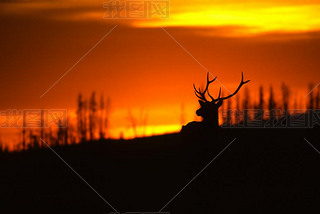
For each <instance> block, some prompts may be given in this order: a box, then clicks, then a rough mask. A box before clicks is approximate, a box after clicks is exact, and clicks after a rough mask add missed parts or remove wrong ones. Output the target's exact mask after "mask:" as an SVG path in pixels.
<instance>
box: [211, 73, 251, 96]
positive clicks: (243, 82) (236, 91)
mask: <svg viewBox="0 0 320 214" xmlns="http://www.w3.org/2000/svg"><path fill="white" fill-rule="evenodd" d="M248 82H250V80H247V81H243V72H241V82H240V84H239V86H238V88H237V90H235V92H233V93H232V94H230V95H229V96H226V97H221V98H220V94H221V87H220V91H219V96H218V98H217V99H212V101H214V102H217V101H222V100H225V99H228V98H230V97H233V96H234V95H235V94H236V93H238V91H239V90H240V88H241V87H242V86H243V85H244V84H246V83H248ZM210 97H211V96H210Z"/></svg>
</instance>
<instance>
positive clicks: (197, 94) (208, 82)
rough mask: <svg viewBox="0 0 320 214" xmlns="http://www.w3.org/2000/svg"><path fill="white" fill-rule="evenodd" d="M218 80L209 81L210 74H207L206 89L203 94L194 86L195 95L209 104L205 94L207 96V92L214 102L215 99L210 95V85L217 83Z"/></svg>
mask: <svg viewBox="0 0 320 214" xmlns="http://www.w3.org/2000/svg"><path fill="white" fill-rule="evenodd" d="M216 79H217V77H215V78H214V79H213V80H211V81H210V80H209V72H208V73H207V85H206V88H205V89H204V91H203V92H201V89H200V88H199V90H197V89H196V86H195V85H194V84H193V88H194V90H195V92H194V94H195V95H196V96H197V97H198V98H199V99H200V100H202V101H205V102H208V100H207V99H206V96H205V94H206V92H207V93H208V95H209V97H210V98H211V99H212V100H214V99H213V97H212V96H211V95H210V94H209V91H208V88H209V85H210V83H212V82H213V81H215V80H216ZM220 91H221V88H220ZM219 97H220V95H219Z"/></svg>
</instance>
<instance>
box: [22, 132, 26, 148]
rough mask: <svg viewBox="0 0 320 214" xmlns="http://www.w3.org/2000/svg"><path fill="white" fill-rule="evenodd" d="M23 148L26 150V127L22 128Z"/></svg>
mask: <svg viewBox="0 0 320 214" xmlns="http://www.w3.org/2000/svg"><path fill="white" fill-rule="evenodd" d="M22 150H26V128H25V127H23V128H22Z"/></svg>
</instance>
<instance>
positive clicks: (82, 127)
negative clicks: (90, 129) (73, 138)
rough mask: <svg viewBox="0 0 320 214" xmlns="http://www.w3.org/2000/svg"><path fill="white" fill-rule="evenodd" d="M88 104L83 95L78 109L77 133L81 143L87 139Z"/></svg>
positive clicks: (79, 98) (79, 97) (80, 97)
mask: <svg viewBox="0 0 320 214" xmlns="http://www.w3.org/2000/svg"><path fill="white" fill-rule="evenodd" d="M86 118H87V103H86V101H85V100H84V99H83V97H82V94H81V93H80V94H79V96H78V109H77V131H78V138H79V139H80V141H81V142H84V141H86V139H87V119H86Z"/></svg>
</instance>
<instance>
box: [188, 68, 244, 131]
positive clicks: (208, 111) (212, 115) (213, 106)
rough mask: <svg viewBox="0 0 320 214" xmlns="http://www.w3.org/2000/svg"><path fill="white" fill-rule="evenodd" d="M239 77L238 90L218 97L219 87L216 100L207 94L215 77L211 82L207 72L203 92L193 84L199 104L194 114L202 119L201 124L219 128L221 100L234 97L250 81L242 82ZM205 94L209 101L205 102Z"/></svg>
mask: <svg viewBox="0 0 320 214" xmlns="http://www.w3.org/2000/svg"><path fill="white" fill-rule="evenodd" d="M241 75H242V78H241V82H240V84H239V86H238V88H237V89H236V90H235V92H233V93H232V94H230V95H229V96H226V97H220V96H221V87H220V90H219V95H218V98H217V99H215V98H213V97H212V96H211V95H210V93H209V85H210V84H211V83H212V82H214V81H215V80H216V79H217V77H215V78H214V79H213V80H210V79H209V72H208V73H207V85H206V87H205V89H204V90H203V91H201V89H200V88H199V89H198V90H197V89H196V87H195V85H194V84H193V88H194V90H195V95H196V96H197V97H198V98H199V104H200V108H199V109H198V110H197V111H196V114H197V115H198V116H200V117H202V118H203V122H205V123H208V124H212V125H214V126H216V127H218V126H219V117H218V109H219V108H220V106H221V105H222V103H223V100H225V99H229V98H231V97H232V96H234V95H235V94H236V93H238V91H239V90H240V88H241V87H242V86H243V85H244V84H246V83H248V82H249V81H250V80H247V81H243V73H241ZM206 94H207V95H208V96H209V97H210V99H211V101H208V100H207V97H206Z"/></svg>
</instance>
